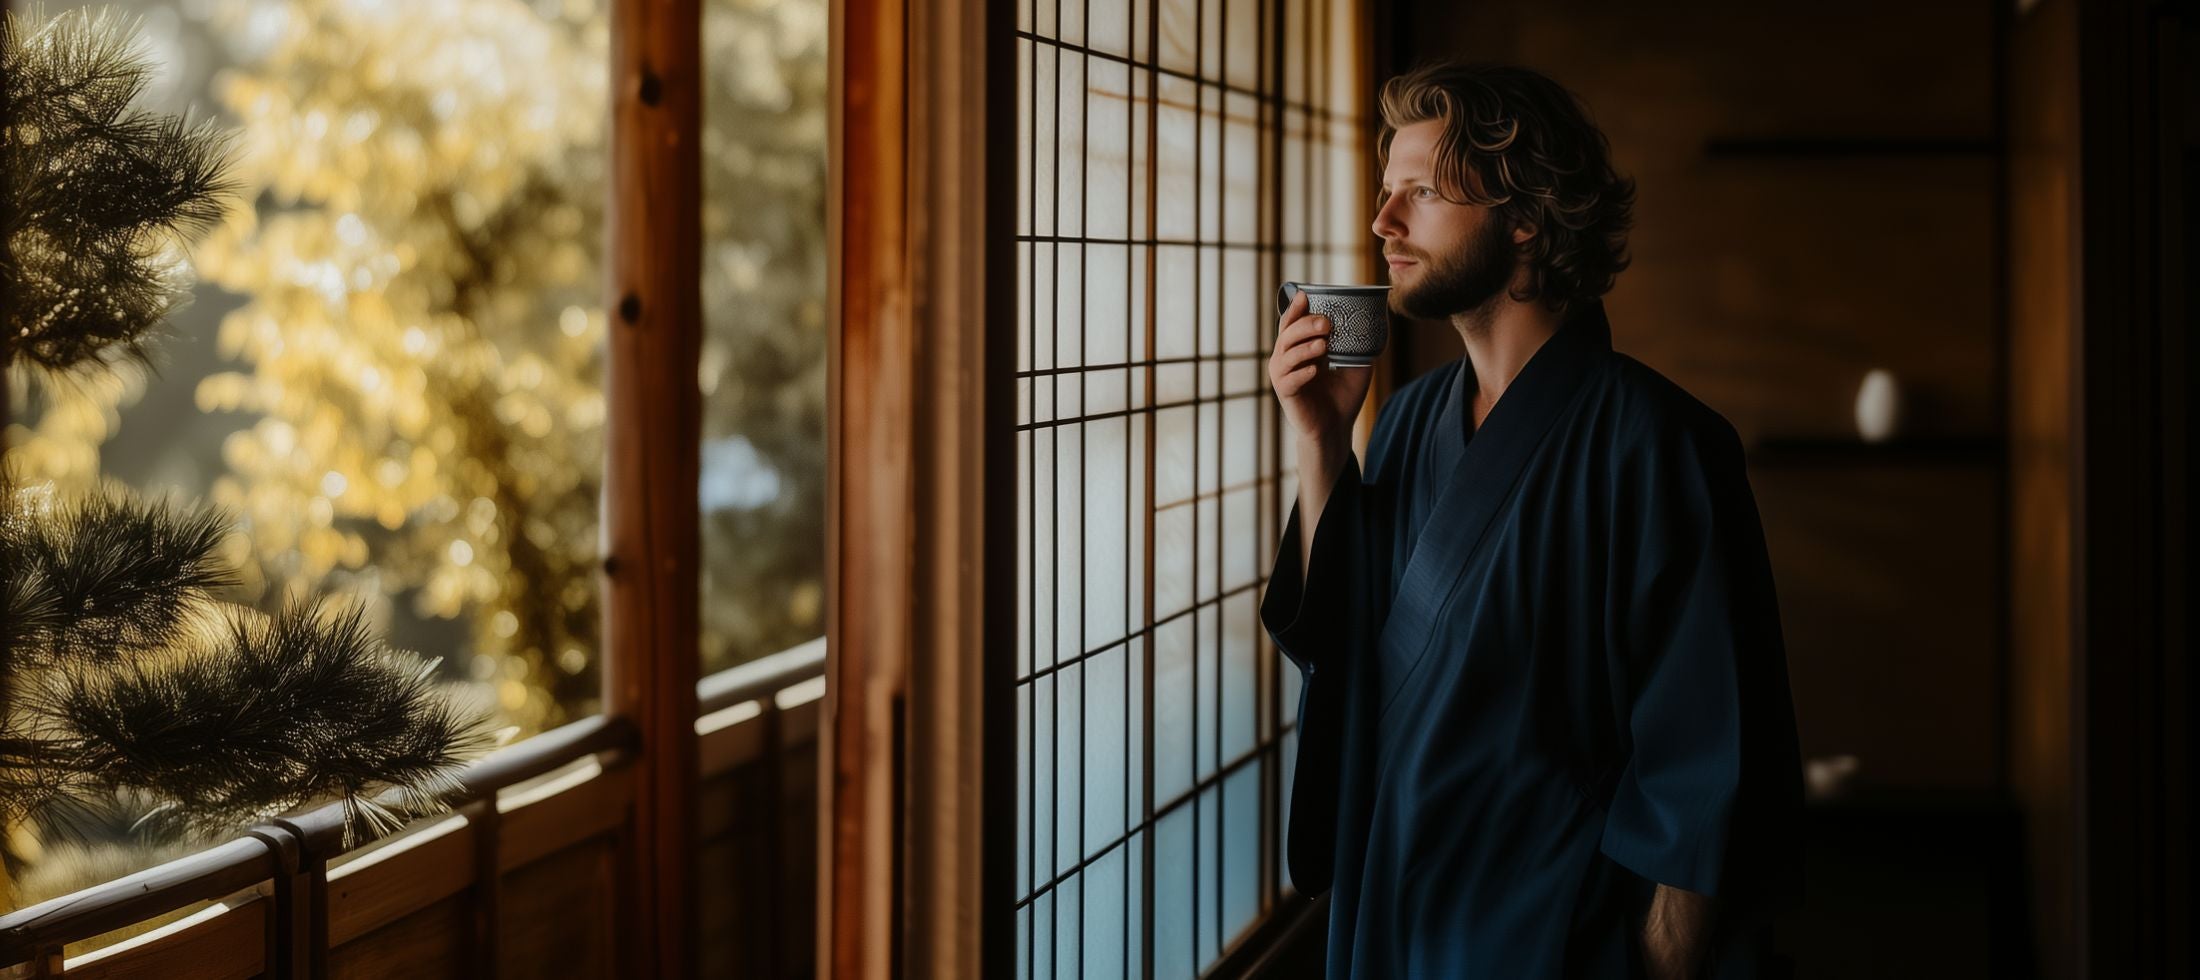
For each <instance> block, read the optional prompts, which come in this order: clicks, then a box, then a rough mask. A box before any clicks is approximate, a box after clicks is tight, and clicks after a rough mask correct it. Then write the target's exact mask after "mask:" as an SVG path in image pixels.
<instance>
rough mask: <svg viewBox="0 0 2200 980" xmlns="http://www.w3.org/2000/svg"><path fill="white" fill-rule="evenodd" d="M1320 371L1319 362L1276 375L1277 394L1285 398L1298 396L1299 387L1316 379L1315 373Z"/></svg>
mask: <svg viewBox="0 0 2200 980" xmlns="http://www.w3.org/2000/svg"><path fill="white" fill-rule="evenodd" d="M1319 373H1321V365H1319V364H1308V365H1306V366H1305V367H1302V368H1298V369H1297V370H1293V371H1285V372H1284V373H1283V374H1281V375H1278V376H1277V377H1276V394H1279V395H1282V396H1283V397H1285V398H1291V397H1293V396H1296V395H1297V394H1298V393H1299V389H1301V388H1304V387H1306V385H1307V382H1310V381H1312V380H1314V375H1316V374H1319Z"/></svg>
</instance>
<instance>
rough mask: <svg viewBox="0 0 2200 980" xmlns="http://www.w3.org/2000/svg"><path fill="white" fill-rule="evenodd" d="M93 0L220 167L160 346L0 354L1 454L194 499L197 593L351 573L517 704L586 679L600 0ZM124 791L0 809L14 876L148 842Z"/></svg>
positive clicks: (247, 591) (248, 591)
mask: <svg viewBox="0 0 2200 980" xmlns="http://www.w3.org/2000/svg"><path fill="white" fill-rule="evenodd" d="M106 6H108V5H105V4H85V3H81V2H78V0H49V2H47V3H46V4H44V5H43V14H44V15H46V16H53V15H60V14H64V13H67V12H70V11H73V10H77V9H78V8H83V7H92V8H95V9H97V8H103V7H106ZM114 6H115V7H116V8H118V10H117V12H119V13H122V14H124V15H126V16H123V17H118V18H115V19H114V20H112V21H110V22H109V23H108V27H109V28H110V29H111V31H112V39H113V40H116V41H120V42H122V43H126V44H129V45H131V46H133V47H134V48H135V49H136V50H137V51H138V52H140V53H141V54H142V55H143V57H144V59H145V61H146V63H147V64H148V65H149V66H150V69H151V71H150V74H149V76H148V77H147V79H146V84H145V87H144V89H143V91H142V94H141V95H140V97H139V99H138V101H137V103H136V106H137V108H139V109H142V110H145V111H151V112H157V113H163V114H170V115H187V116H188V118H189V119H190V120H192V121H201V120H203V121H206V122H208V123H209V124H211V125H213V126H216V127H219V128H220V129H223V130H226V131H229V132H231V133H233V134H234V137H233V142H232V143H231V147H232V154H233V156H232V159H233V166H232V169H231V170H230V176H231V178H232V179H233V180H234V181H235V183H236V189H235V193H234V194H233V195H231V196H230V198H229V200H228V205H229V215H228V217H227V219H226V220H224V221H222V222H220V223H218V224H217V225H215V226H214V227H212V228H211V229H210V230H209V231H208V232H207V233H206V235H205V237H204V238H203V239H201V240H199V241H198V242H197V243H196V244H195V245H192V246H191V247H189V248H188V249H187V250H186V252H187V257H188V261H187V262H186V263H184V265H183V266H182V267H181V271H187V272H189V273H190V274H191V284H190V285H189V286H188V287H187V288H188V300H189V301H188V302H187V303H186V304H184V305H183V306H181V307H180V308H178V309H177V310H175V311H174V312H173V313H172V315H170V316H169V318H168V319H167V321H166V325H165V328H164V329H163V330H162V331H161V332H160V335H159V336H158V338H157V339H156V340H155V341H154V342H153V344H152V345H151V350H150V353H151V355H152V359H153V361H154V363H156V364H157V365H158V370H157V371H148V370H143V369H140V368H138V367H136V366H135V365H131V364H127V363H125V364H120V365H117V366H116V368H115V369H114V370H112V371H108V372H98V373H95V374H92V375H88V376H86V377H84V378H83V379H81V380H74V381H68V382H64V383H53V384H49V383H45V382H43V381H41V380H39V379H38V378H34V377H31V376H30V375H28V374H25V373H18V374H16V375H15V376H14V382H15V383H13V384H11V385H10V386H9V392H10V398H11V401H12V404H11V405H9V406H8V409H9V411H8V417H9V418H10V419H12V420H13V421H14V423H15V427H14V428H13V429H12V431H11V436H10V442H11V443H12V445H13V450H12V451H11V453H10V456H9V460H10V463H11V464H12V465H13V466H15V467H16V468H17V472H18V473H19V475H20V476H22V477H23V478H24V480H25V484H26V486H35V487H37V488H39V490H40V492H41V493H50V494H51V495H52V496H51V499H54V500H68V499H72V498H75V497H77V496H79V495H83V494H86V493H90V492H92V491H93V490H94V489H95V488H98V487H101V486H110V487H125V488H129V489H132V490H134V491H136V492H138V493H140V494H142V495H144V496H145V497H148V498H153V499H163V500H167V501H169V502H170V503H171V504H173V505H174V506H177V507H180V508H185V509H200V508H217V507H218V508H219V509H220V510H221V511H222V512H223V513H224V514H225V515H226V517H227V518H228V519H229V524H230V526H231V528H232V530H231V531H230V532H229V534H228V536H227V538H226V541H225V545H224V547H223V549H222V551H221V553H220V558H221V560H222V562H223V563H224V564H225V566H226V567H227V568H229V569H230V570H232V571H234V572H235V573H236V577H237V579H238V581H237V583H236V585H235V586H234V587H232V588H227V589H224V590H222V591H220V592H219V593H218V594H217V595H216V596H215V598H216V599H217V600H218V603H217V608H216V611H215V614H217V615H221V616H224V617H235V618H237V619H240V620H242V621H245V622H249V623H264V622H266V621H267V620H266V617H268V616H269V615H271V614H273V613H275V612H276V611H277V610H278V609H280V608H281V607H282V606H284V604H285V603H286V602H288V601H290V600H292V599H294V598H301V597H308V596H322V597H330V598H332V599H333V600H335V601H336V602H338V603H340V604H351V603H356V604H358V605H360V606H362V607H364V609H365V610H366V616H367V621H368V623H369V624H370V628H371V630H372V631H373V633H374V634H375V635H376V636H378V637H384V638H386V639H387V640H388V641H389V643H390V644H391V645H392V646H395V647H398V648H402V649H406V650H412V651H417V652H419V653H420V654H422V655H424V656H425V657H427V658H430V659H433V660H435V661H436V666H435V667H434V668H433V673H432V674H431V675H430V676H431V677H432V678H433V679H434V680H435V681H436V682H437V683H439V684H447V685H452V690H453V691H454V692H455V693H457V694H458V695H459V696H460V697H463V698H464V699H466V700H467V701H468V702H469V703H478V704H479V705H481V706H483V708H484V709H485V710H486V711H487V712H488V713H489V714H490V716H491V717H492V719H493V723H494V724H496V725H498V726H500V727H504V726H508V727H510V728H511V729H513V730H514V731H515V732H516V733H517V734H518V735H521V736H524V735H527V734H530V733H533V732H536V731H540V730H542V729H545V728H548V727H551V726H554V725H558V724H561V723H563V722H566V721H570V720H573V719H576V718H580V717H584V716H586V715H589V714H592V713H594V712H596V711H597V710H599V707H600V706H599V700H600V698H599V683H600V682H599V675H598V670H597V663H598V654H597V648H598V642H599V639H598V638H599V634H600V621H601V620H600V606H599V601H598V595H597V588H596V584H595V570H596V568H597V564H598V560H599V556H598V554H597V550H596V549H597V541H598V535H597V514H598V509H599V490H600V486H601V482H602V446H603V441H602V440H603V426H604V421H605V419H604V413H605V408H604V401H603V395H602V390H601V373H602V363H603V337H604V333H605V317H604V315H603V311H602V310H601V309H600V304H601V297H602V291H603V280H604V271H603V256H602V254H601V248H602V242H603V240H604V226H603V222H604V207H603V203H604V198H605V193H606V180H605V178H606V167H607V154H606V151H605V141H606V139H607V137H608V131H609V127H608V120H609V114H608V111H607V107H608V99H609V94H608V89H607V86H608V76H609V65H608V50H609V33H608V26H607V11H606V6H605V5H604V4H602V3H600V2H595V0H560V2H557V3H534V4H529V3H516V2H487V0H470V2H452V0H437V2H429V0H411V2H392V3H383V4H359V3H344V2H334V0H137V2H134V3H129V4H118V5H114ZM87 192H96V191H93V190H92V189H87ZM179 257H181V256H179ZM49 380H50V379H49ZM131 822H132V817H131V815H130V814H127V813H125V814H123V815H122V816H121V817H120V819H116V818H115V817H114V816H113V815H103V816H101V817H96V818H95V817H92V816H90V815H89V814H88V813H87V814H83V815H79V816H77V817H70V818H67V819H63V818H60V817H56V818H55V819H54V820H53V821H50V822H42V821H32V822H31V823H30V824H27V825H24V826H18V827H12V828H9V829H10V830H11V831H12V834H11V843H10V844H9V845H8V846H9V847H11V848H15V847H20V842H21V841H23V840H27V839H34V838H43V839H44V841H45V843H46V845H47V846H46V847H45V848H44V849H43V855H44V857H43V858H42V859H40V861H38V862H36V863H34V864H33V865H32V866H28V867H26V868H25V869H24V873H23V874H22V875H21V876H19V877H17V878H16V880H15V881H14V883H13V884H14V885H15V886H16V887H14V888H13V889H12V890H11V891H12V895H11V900H12V901H14V902H16V903H29V902H36V901H39V900H41V899H43V898H46V897H51V896H52V895H53V894H58V893H61V892H65V891H69V890H73V889H75V888H77V887H82V886H85V885H89V884H92V883H95V881H96V880H97V879H98V878H103V877H111V876H114V875H118V874H121V873H125V872H128V871H131V870H135V869H136V868H139V867H143V866H146V865H148V864H151V863H154V862H155V861H158V860H161V859H164V858H167V857H172V856H174V853H175V852H174V847H175V846H180V845H174V844H173V843H172V842H170V841H167V840H165V839H162V838H161V837H160V836H159V835H157V834H148V833H145V832H143V830H142V829H133V828H132V827H131ZM26 834H28V835H30V836H29V837H25V836H24V835H26ZM13 856H21V854H20V853H17V854H16V855H13Z"/></svg>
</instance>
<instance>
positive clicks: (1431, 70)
mask: <svg viewBox="0 0 2200 980" xmlns="http://www.w3.org/2000/svg"><path fill="white" fill-rule="evenodd" d="M1382 113H1383V131H1382V142H1381V145H1380V148H1379V149H1378V151H1377V152H1378V161H1379V162H1378V167H1382V168H1387V167H1388V166H1389V164H1390V140H1391V137H1393V136H1395V135H1397V132H1398V130H1399V128H1400V127H1403V126H1408V125H1411V124H1413V123H1417V122H1426V121H1428V120H1432V119H1433V120H1438V121H1440V122H1442V123H1443V125H1444V131H1443V135H1442V136H1441V137H1439V138H1438V139H1437V141H1436V159H1435V161H1434V177H1435V179H1436V185H1437V190H1438V192H1439V193H1441V194H1443V195H1444V197H1445V199H1446V200H1450V201H1452V202H1453V203H1459V204H1473V205H1478V206H1481V207H1486V208H1490V209H1491V210H1492V212H1494V216H1495V217H1496V218H1497V219H1499V220H1500V221H1503V222H1504V226H1505V227H1506V228H1508V229H1513V228H1529V229H1532V230H1533V237H1531V238H1529V239H1528V240H1527V241H1526V242H1523V243H1521V244H1520V245H1519V249H1520V253H1521V255H1522V256H1523V257H1524V258H1526V259H1527V265H1528V282H1527V284H1526V286H1525V287H1524V288H1523V289H1521V290H1517V291H1514V292H1513V293H1512V298H1513V299H1515V300H1518V301H1520V302H1523V303H1525V302H1530V301H1533V300H1538V299H1540V300H1541V301H1542V302H1543V304H1544V305H1545V306H1547V307H1549V308H1550V309H1552V310H1554V311H1558V312H1564V311H1565V310H1567V309H1568V308H1569V307H1571V306H1573V305H1574V304H1576V303H1582V302H1587V301H1591V300H1594V299H1596V298H1597V297H1599V296H1602V295H1604V294H1605V293H1607V292H1610V291H1611V288H1612V282H1613V280H1615V279H1617V278H1618V277H1619V273H1620V271H1621V270H1623V269H1625V268H1627V263H1628V256H1627V230H1628V228H1630V227H1632V226H1633V225H1634V203H1635V182H1634V181H1633V180H1630V179H1628V178H1625V177H1622V176H1620V175H1619V174H1618V173H1617V172H1615V171H1614V170H1613V169H1612V162H1611V145H1610V144H1609V143H1608V142H1607V141H1606V140H1605V138H1604V133H1603V132H1602V131H1601V130H1599V129H1597V127H1596V124H1595V123H1592V122H1590V121H1589V114H1588V110H1587V108H1586V107H1585V106H1584V105H1583V104H1582V102H1581V99H1580V98H1579V97H1577V96H1575V95H1574V94H1573V93H1572V92H1569V91H1567V90H1566V89H1565V88H1564V87H1562V86H1560V85H1559V84H1558V83H1557V82H1554V81H1551V80H1550V79H1549V78H1546V77H1544V76H1542V75H1540V74H1537V73H1535V72H1533V71H1529V70H1528V69H1525V68H1516V67H1512V66H1509V65H1479V64H1463V63H1457V62H1439V63H1435V64H1429V65H1424V66H1422V67H1419V68H1415V69H1414V70H1412V71H1409V72H1407V73H1405V74H1403V75H1399V76H1397V77H1396V78H1393V79H1391V80H1390V81H1388V82H1386V83H1384V85H1383V91H1382Z"/></svg>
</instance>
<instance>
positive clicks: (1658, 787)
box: [1601, 416, 1801, 904]
mask: <svg viewBox="0 0 2200 980" xmlns="http://www.w3.org/2000/svg"><path fill="white" fill-rule="evenodd" d="M1623 458H1624V462H1623V464H1622V466H1621V468H1620V474H1621V475H1620V477H1619V478H1618V482H1617V485H1616V486H1615V499H1614V519H1613V537H1612V543H1611V549H1612V550H1611V566H1610V567H1611V575H1612V582H1611V590H1610V592H1609V598H1608V600H1607V601H1608V604H1609V605H1608V609H1607V622H1608V623H1609V624H1610V626H1609V630H1608V634H1607V635H1608V636H1609V637H1610V642H1611V643H1612V644H1613V645H1614V649H1612V650H1611V651H1610V658H1611V661H1612V662H1613V663H1615V664H1616V665H1617V670H1616V671H1615V673H1616V674H1618V675H1619V677H1618V678H1616V679H1615V681H1614V683H1615V684H1617V685H1622V690H1620V691H1618V692H1616V698H1617V700H1618V701H1619V702H1620V703H1621V704H1623V705H1624V706H1625V708H1626V726H1625V729H1626V734H1627V739H1628V741H1629V743H1630V745H1629V752H1628V754H1627V758H1626V762H1625V764H1624V767H1623V768H1622V770H1621V772H1620V774H1619V777H1618V781H1617V783H1616V785H1615V787H1614V790H1613V793H1612V796H1611V799H1610V803H1609V806H1608V808H1607V811H1606V815H1605V825H1604V832H1603V838H1602V841H1601V845H1602V849H1603V852H1604V854H1605V855H1606V856H1608V857H1610V858H1611V859H1612V860H1613V861H1615V862H1617V863H1619V864H1620V865H1622V866H1624V867H1626V868H1628V869H1629V870H1631V871H1633V872H1635V873H1636V874H1638V875H1641V876H1642V877H1644V878H1646V879H1649V880H1651V881H1654V882H1658V883H1662V884H1666V885H1671V886H1673V887H1676V888H1682V889H1686V890H1688V891H1691V892H1695V893H1698V894H1701V895H1707V896H1720V897H1723V898H1725V899H1727V900H1728V901H1729V904H1731V903H1732V902H1733V901H1734V900H1736V899H1740V898H1743V897H1745V896H1753V895H1758V894H1760V893H1763V892H1768V891H1775V890H1777V891H1782V892H1784V891H1785V890H1786V888H1787V887H1788V886H1789V885H1790V884H1792V883H1793V882H1794V881H1795V880H1796V879H1797V878H1798V877H1799V865H1800V847H1799V842H1798V839H1797V833H1796V831H1797V829H1798V823H1799V820H1798V818H1799V816H1800V807H1801V771H1800V765H1799V760H1798V753H1797V748H1796V736H1795V715H1794V707H1793V702H1792V699H1791V697H1790V695H1789V690H1788V678H1787V660H1786V654H1785V652H1784V649H1783V645H1782V642H1781V636H1780V623H1779V611H1778V607H1777V601H1776V599H1775V595H1774V590H1773V584H1772V571H1771V565H1770V562H1769V560H1768V558H1767V556H1766V551H1765V542H1764V531H1763V527H1762V525H1761V524H1760V522H1759V519H1758V514H1757V506H1756V502H1755V500H1754V498H1753V497H1752V495H1751V493H1750V489H1749V483H1748V477H1747V474H1746V470H1745V466H1744V463H1743V457H1742V451H1741V443H1740V440H1739V439H1737V438H1736V437H1735V435H1734V431H1733V429H1732V427H1730V426H1728V425H1727V424H1726V422H1725V420H1723V419H1716V417H1715V416H1714V417H1713V419H1712V420H1711V421H1710V422H1691V423H1688V424H1681V425H1671V426H1662V427H1659V428H1658V429H1657V430H1656V431H1655V432H1654V433H1653V434H1651V435H1647V436H1645V437H1644V438H1643V439H1642V440H1641V441H1640V444H1639V445H1638V446H1637V447H1636V449H1635V450H1634V451H1632V452H1629V453H1626V454H1624V457H1623Z"/></svg>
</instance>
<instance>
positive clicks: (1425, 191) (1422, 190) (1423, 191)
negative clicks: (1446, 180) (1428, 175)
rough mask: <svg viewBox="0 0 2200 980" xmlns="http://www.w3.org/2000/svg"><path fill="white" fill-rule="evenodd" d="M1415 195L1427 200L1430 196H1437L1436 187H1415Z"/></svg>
mask: <svg viewBox="0 0 2200 980" xmlns="http://www.w3.org/2000/svg"><path fill="white" fill-rule="evenodd" d="M1413 196H1414V197H1417V198H1421V199H1423V200H1426V199H1428V198H1431V197H1435V196H1436V188H1434V187H1416V188H1414V189H1413Z"/></svg>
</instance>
